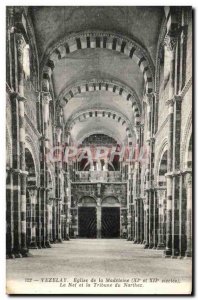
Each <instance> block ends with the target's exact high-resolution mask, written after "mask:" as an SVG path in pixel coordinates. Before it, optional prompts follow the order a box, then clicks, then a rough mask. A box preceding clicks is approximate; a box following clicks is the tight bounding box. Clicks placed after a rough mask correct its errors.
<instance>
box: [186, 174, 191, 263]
mask: <svg viewBox="0 0 198 300" xmlns="http://www.w3.org/2000/svg"><path fill="white" fill-rule="evenodd" d="M185 181H186V196H187V208H186V239H187V249H186V253H185V256H186V257H191V256H192V174H191V173H188V174H186V176H185Z"/></svg>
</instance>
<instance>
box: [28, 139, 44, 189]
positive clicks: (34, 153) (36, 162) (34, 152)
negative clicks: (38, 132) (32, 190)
mask: <svg viewBox="0 0 198 300" xmlns="http://www.w3.org/2000/svg"><path fill="white" fill-rule="evenodd" d="M25 148H26V149H28V151H29V152H30V153H31V156H32V159H33V162H34V166H35V177H36V184H37V186H39V184H40V176H39V174H40V162H39V157H38V155H39V153H37V148H35V146H34V143H33V141H32V139H31V138H30V137H29V136H28V135H26V137H25Z"/></svg>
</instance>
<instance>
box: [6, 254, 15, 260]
mask: <svg viewBox="0 0 198 300" xmlns="http://www.w3.org/2000/svg"><path fill="white" fill-rule="evenodd" d="M14 258H15V255H14V254H13V253H7V254H6V259H14Z"/></svg>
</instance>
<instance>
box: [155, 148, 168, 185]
mask: <svg viewBox="0 0 198 300" xmlns="http://www.w3.org/2000/svg"><path fill="white" fill-rule="evenodd" d="M167 154H168V150H167V147H164V149H163V152H162V155H161V158H160V162H159V166H158V177H157V185H158V186H163V187H164V186H166V178H165V174H166V173H167Z"/></svg>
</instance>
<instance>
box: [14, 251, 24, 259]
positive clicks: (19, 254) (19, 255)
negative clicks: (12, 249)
mask: <svg viewBox="0 0 198 300" xmlns="http://www.w3.org/2000/svg"><path fill="white" fill-rule="evenodd" d="M14 257H15V258H22V257H23V256H22V254H21V253H19V252H17V253H14Z"/></svg>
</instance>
